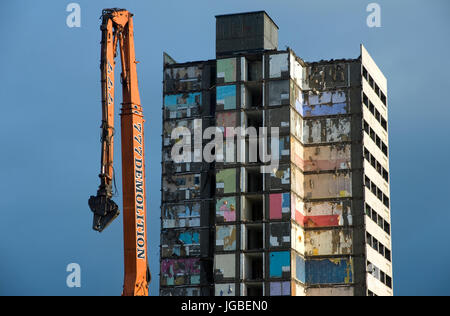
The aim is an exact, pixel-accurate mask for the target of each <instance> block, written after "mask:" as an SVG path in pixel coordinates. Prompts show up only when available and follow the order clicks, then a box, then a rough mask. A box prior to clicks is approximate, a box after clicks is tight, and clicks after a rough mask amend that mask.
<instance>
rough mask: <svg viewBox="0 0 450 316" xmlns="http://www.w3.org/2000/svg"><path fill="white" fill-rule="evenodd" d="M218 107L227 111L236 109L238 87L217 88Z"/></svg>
mask: <svg viewBox="0 0 450 316" xmlns="http://www.w3.org/2000/svg"><path fill="white" fill-rule="evenodd" d="M217 105H223V107H224V109H225V110H233V109H236V85H229V86H220V87H217Z"/></svg>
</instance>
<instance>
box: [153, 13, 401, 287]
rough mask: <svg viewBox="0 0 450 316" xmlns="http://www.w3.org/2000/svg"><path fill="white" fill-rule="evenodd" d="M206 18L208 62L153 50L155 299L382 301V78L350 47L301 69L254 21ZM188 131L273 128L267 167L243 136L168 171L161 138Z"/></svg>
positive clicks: (259, 19)
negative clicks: (160, 68)
mask: <svg viewBox="0 0 450 316" xmlns="http://www.w3.org/2000/svg"><path fill="white" fill-rule="evenodd" d="M216 18H217V20H216V21H217V28H216V35H217V39H216V55H217V56H216V58H217V59H216V60H211V61H204V62H194V63H185V64H179V63H176V62H175V61H174V60H173V59H172V58H170V57H169V56H168V55H165V60H164V106H163V113H164V114H163V125H164V131H163V158H162V160H163V163H162V165H163V175H162V220H161V221H162V227H161V228H162V231H161V275H160V294H161V295H216V296H221V295H223V296H258V295H265V296H269V295H270V296H278V295H287V296H289V295H292V296H316V295H333V296H341V295H350V296H352V295H357V296H365V295H393V281H392V253H391V249H392V248H391V237H390V234H391V226H390V202H389V196H390V194H389V193H390V189H389V159H388V126H387V97H386V95H387V81H386V78H385V77H384V76H383V74H382V73H381V71H380V70H379V69H378V67H377V66H376V64H375V62H374V61H373V60H372V58H371V57H370V55H369V54H368V52H367V51H366V49H365V48H364V47H363V46H361V56H360V57H359V58H357V59H349V60H332V61H320V62H313V63H309V62H305V61H303V60H302V59H300V58H299V57H297V56H296V55H295V53H294V52H293V51H292V50H290V49H287V50H283V51H280V50H278V47H277V46H278V27H277V26H276V25H275V23H274V22H273V21H272V19H271V18H270V17H269V16H268V15H267V14H266V13H265V12H251V13H244V14H233V15H222V16H217V17H216ZM195 119H197V120H195ZM198 119H199V120H201V121H199V120H198ZM195 122H196V123H195ZM200 122H201V124H202V129H203V130H205V129H206V128H207V127H209V126H217V127H219V128H221V129H222V130H223V131H224V134H225V135H224V136H226V133H227V130H226V127H242V128H248V127H255V128H259V127H267V128H268V130H269V131H270V128H272V127H277V128H278V129H279V153H280V163H279V167H278V168H277V169H274V170H272V172H270V173H267V174H263V173H261V166H262V165H268V164H270V162H268V163H263V162H262V161H261V160H260V159H259V158H260V156H259V155H258V159H257V160H256V162H255V161H254V160H253V159H251V158H252V157H253V154H252V152H251V151H250V150H249V147H250V145H251V141H250V139H249V138H247V139H246V140H245V142H244V145H242V146H240V148H237V144H238V141H237V140H236V141H235V142H234V143H228V144H227V143H226V142H224V152H223V154H222V153H221V152H220V151H219V152H217V153H216V154H217V161H215V162H213V163H206V162H205V160H203V159H201V150H199V149H198V148H197V149H195V148H194V146H192V158H193V161H194V162H192V163H179V164H177V163H174V162H173V160H172V157H171V150H172V146H173V144H174V141H173V140H171V134H172V131H173V130H174V129H175V128H176V127H187V128H188V129H190V130H191V132H192V135H194V132H193V128H194V124H197V125H198V124H200ZM192 137H194V136H192ZM209 141H210V140H203V142H204V144H206V143H207V142H209ZM192 144H194V139H192ZM268 147H269V148H270V145H268ZM238 149H239V150H238ZM269 151H270V150H269ZM229 153H231V154H232V155H233V156H234V158H235V159H234V160H230V159H229V158H230V157H231V156H229V157H228V159H227V160H226V162H221V161H220V158H221V157H220V156H221V155H222V156H225V155H227V154H228V155H229ZM237 153H239V155H240V157H237ZM195 158H197V159H195ZM224 158H225V157H224ZM238 158H240V159H238Z"/></svg>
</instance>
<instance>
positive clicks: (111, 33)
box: [89, 9, 150, 296]
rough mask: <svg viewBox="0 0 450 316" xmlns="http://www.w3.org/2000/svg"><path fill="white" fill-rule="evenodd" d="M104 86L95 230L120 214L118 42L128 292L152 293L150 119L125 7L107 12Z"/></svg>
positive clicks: (125, 290) (125, 288) (93, 199)
mask: <svg viewBox="0 0 450 316" xmlns="http://www.w3.org/2000/svg"><path fill="white" fill-rule="evenodd" d="M100 29H101V31H102V42H101V45H102V47H101V65H100V69H101V86H102V125H101V129H102V153H101V171H100V175H99V177H100V187H99V189H98V191H97V195H96V196H91V197H90V199H89V207H90V208H91V210H92V212H93V213H94V224H93V229H94V230H96V231H99V232H101V231H103V230H104V229H105V228H106V227H107V226H108V225H109V224H110V223H111V222H112V221H113V220H114V219H115V218H116V217H117V216H118V215H119V213H120V211H119V207H118V206H117V204H116V203H115V202H114V201H113V200H112V199H111V198H112V195H113V194H112V185H113V182H114V168H113V158H114V155H113V144H114V142H113V141H114V69H115V57H116V52H117V47H119V51H120V57H121V61H122V74H121V79H122V80H121V82H122V91H123V103H122V109H121V114H120V116H121V135H122V139H121V140H122V185H123V230H124V231H123V235H124V257H125V258H124V263H125V265H124V268H125V276H124V286H123V293H122V295H124V296H147V295H148V284H149V282H150V272H149V269H148V255H147V230H146V196H145V164H144V161H145V155H144V118H143V114H142V107H141V100H140V97H139V89H138V79H137V72H136V63H137V62H136V60H135V50H134V34H133V15H132V14H131V13H129V12H128V11H126V10H123V9H105V10H103V14H102V25H101V28H100Z"/></svg>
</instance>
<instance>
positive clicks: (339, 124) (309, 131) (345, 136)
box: [302, 117, 351, 144]
mask: <svg viewBox="0 0 450 316" xmlns="http://www.w3.org/2000/svg"><path fill="white" fill-rule="evenodd" d="M302 136H303V138H302V140H303V143H304V144H319V143H332V142H344V141H350V140H351V137H350V118H348V117H344V118H327V119H318V120H305V121H303V135H302Z"/></svg>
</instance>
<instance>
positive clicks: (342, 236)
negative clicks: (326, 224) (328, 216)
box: [305, 229, 353, 256]
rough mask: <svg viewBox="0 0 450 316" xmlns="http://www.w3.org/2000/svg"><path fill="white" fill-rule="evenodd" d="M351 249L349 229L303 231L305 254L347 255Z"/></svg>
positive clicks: (351, 240)
mask: <svg viewBox="0 0 450 316" xmlns="http://www.w3.org/2000/svg"><path fill="white" fill-rule="evenodd" d="M352 251H353V239H352V233H351V231H350V230H337V229H332V230H312V231H311V230H307V231H305V254H306V255H307V256H330V255H347V254H351V253H352Z"/></svg>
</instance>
